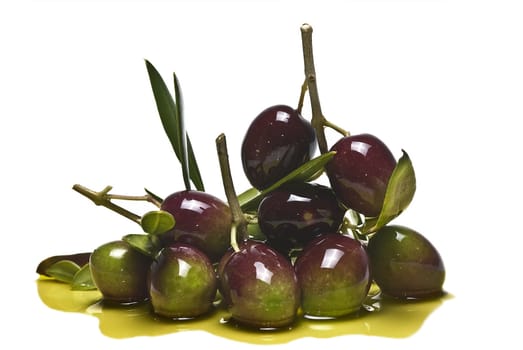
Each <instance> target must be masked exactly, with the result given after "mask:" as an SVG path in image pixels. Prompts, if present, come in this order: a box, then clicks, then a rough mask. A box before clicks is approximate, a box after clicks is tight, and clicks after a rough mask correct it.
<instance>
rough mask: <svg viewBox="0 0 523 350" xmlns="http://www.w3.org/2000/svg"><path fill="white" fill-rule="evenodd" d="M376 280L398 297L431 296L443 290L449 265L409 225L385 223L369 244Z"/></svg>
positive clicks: (418, 297)
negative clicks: (446, 269) (445, 265)
mask: <svg viewBox="0 0 523 350" xmlns="http://www.w3.org/2000/svg"><path fill="white" fill-rule="evenodd" d="M367 250H368V254H369V258H370V262H371V268H372V274H373V277H374V281H375V282H376V284H378V286H379V287H380V289H381V291H382V293H384V294H386V295H388V296H392V297H395V298H417V299H421V298H428V297H433V296H438V295H440V294H442V292H443V289H442V288H443V283H444V281H445V267H444V265H443V260H442V259H441V256H440V254H439V252H438V251H437V250H436V248H435V247H434V246H433V245H432V243H431V242H430V241H429V240H428V239H427V238H425V237H424V236H423V235H421V234H420V233H418V232H417V231H414V230H412V229H410V228H408V227H404V226H399V225H390V226H385V227H383V228H381V229H380V230H378V232H376V233H375V234H374V235H373V236H372V237H371V238H370V240H369V244H368V247H367Z"/></svg>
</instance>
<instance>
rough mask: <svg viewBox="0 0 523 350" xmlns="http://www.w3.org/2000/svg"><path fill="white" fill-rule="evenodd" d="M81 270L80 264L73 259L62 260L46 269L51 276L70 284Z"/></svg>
mask: <svg viewBox="0 0 523 350" xmlns="http://www.w3.org/2000/svg"><path fill="white" fill-rule="evenodd" d="M79 270H80V266H78V265H77V264H76V263H75V262H73V261H71V260H60V261H57V262H55V263H54V264H53V265H51V266H49V268H48V269H47V270H46V273H47V275H48V276H51V277H52V278H54V279H56V280H58V281H61V282H65V283H69V284H70V283H72V282H73V279H74V275H75V274H76V273H77V272H78V271H79Z"/></svg>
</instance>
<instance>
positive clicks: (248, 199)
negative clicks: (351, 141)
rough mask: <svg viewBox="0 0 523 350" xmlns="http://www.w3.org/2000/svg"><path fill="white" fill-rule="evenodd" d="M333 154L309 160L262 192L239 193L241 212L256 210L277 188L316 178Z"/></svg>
mask: <svg viewBox="0 0 523 350" xmlns="http://www.w3.org/2000/svg"><path fill="white" fill-rule="evenodd" d="M335 154H336V152H334V151H331V152H327V153H324V154H322V155H320V156H318V157H316V158H314V159H311V160H309V161H308V162H306V163H304V164H303V165H301V166H300V167H298V168H296V169H294V170H293V171H291V172H290V173H289V174H287V175H286V176H284V177H283V178H281V179H280V180H278V181H276V182H275V183H274V184H272V185H271V186H269V187H268V188H266V189H264V190H263V191H258V190H257V189H255V188H250V189H248V190H247V191H245V192H243V193H241V194H240V195H239V196H238V200H239V202H240V206H241V208H242V210H244V211H247V212H248V211H253V210H256V209H257V207H258V204H259V203H260V201H261V200H262V198H263V197H264V196H265V195H266V194H268V193H269V192H272V191H274V190H275V189H277V188H278V187H280V186H282V185H284V184H286V183H288V182H307V181H310V180H311V179H315V178H317V177H318V173H319V172H322V171H323V169H324V167H325V164H327V163H328V162H329V161H330V160H331V159H332V157H333V156H334V155H335Z"/></svg>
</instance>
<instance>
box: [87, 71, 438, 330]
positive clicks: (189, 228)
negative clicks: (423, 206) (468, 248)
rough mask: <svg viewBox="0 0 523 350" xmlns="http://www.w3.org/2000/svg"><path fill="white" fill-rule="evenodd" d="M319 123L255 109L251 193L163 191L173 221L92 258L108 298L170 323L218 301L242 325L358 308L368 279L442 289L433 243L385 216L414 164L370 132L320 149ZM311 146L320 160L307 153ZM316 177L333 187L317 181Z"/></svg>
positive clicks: (404, 288) (392, 293)
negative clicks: (148, 309) (247, 198)
mask: <svg viewBox="0 0 523 350" xmlns="http://www.w3.org/2000/svg"><path fill="white" fill-rule="evenodd" d="M313 81H314V79H313ZM308 88H309V89H310V90H311V91H310V92H311V104H312V105H313V107H314V105H315V104H317V103H318V101H317V100H314V99H313V94H312V92H313V91H314V90H313V89H311V88H313V86H310V85H309V86H308ZM304 91H305V89H302V97H303V94H304ZM301 100H302V99H300V101H301ZM313 112H314V111H313ZM325 126H331V124H329V123H328V122H327V121H326V120H325V119H324V118H323V116H320V117H318V115H314V113H313V119H312V122H309V121H308V120H307V119H305V118H304V117H303V116H302V114H301V107H298V108H292V107H290V106H288V105H274V106H271V107H269V108H267V109H265V110H263V111H262V112H261V113H259V115H258V116H256V117H255V118H254V119H253V121H252V123H251V125H250V126H249V128H248V130H247V131H246V133H245V135H244V139H243V143H242V147H241V160H242V164H243V170H244V173H245V176H246V177H247V179H248V180H249V182H250V184H251V185H252V186H253V190H254V192H255V193H256V194H257V196H258V197H257V198H258V200H257V201H251V202H250V203H249V207H248V208H247V207H241V206H240V205H239V203H238V202H237V201H238V198H237V196H236V195H235V193H234V190H233V189H232V190H231V188H227V187H226V191H227V190H228V203H226V202H224V201H222V200H220V199H219V198H217V197H215V196H213V195H211V194H209V193H207V192H204V191H202V190H192V189H190V188H186V189H185V190H182V191H178V192H174V193H172V194H170V195H169V196H167V197H166V198H165V199H162V200H158V202H159V203H158V204H159V209H160V211H159V212H161V213H164V214H166V215H168V216H169V217H171V218H172V225H168V227H167V228H166V229H162V230H153V231H155V232H154V234H150V235H148V236H146V238H145V240H139V242H140V243H137V241H135V240H131V239H129V237H127V239H122V240H117V241H112V242H108V243H105V244H103V245H101V246H99V247H98V248H97V249H95V250H94V251H93V252H92V253H91V254H90V255H89V260H88V263H87V267H88V268H89V271H90V272H89V273H90V276H91V278H92V282H93V284H94V286H95V287H96V288H97V289H98V290H99V291H100V292H101V293H102V295H103V298H104V300H106V301H110V302H116V303H135V302H150V304H151V306H152V308H153V310H154V312H155V313H156V314H158V315H160V316H162V317H166V318H170V319H177V320H182V319H192V318H195V317H199V316H201V315H204V314H207V313H209V312H211V311H212V310H213V309H214V308H216V307H223V308H226V309H227V310H228V311H229V313H230V315H231V317H232V319H234V320H236V321H237V322H238V323H240V324H243V325H247V326H250V327H255V328H259V329H273V328H281V327H289V326H291V325H292V323H293V322H294V321H295V320H296V318H297V317H301V315H303V316H304V317H309V318H326V319H329V318H338V317H342V316H346V315H352V314H357V313H358V312H359V311H360V310H361V309H362V306H363V304H364V301H365V299H366V298H367V296H368V293H369V289H370V287H371V285H372V283H375V284H376V285H377V286H378V287H379V288H380V290H381V293H382V294H383V295H384V296H387V297H392V298H398V299H410V298H417V299H420V298H428V297H434V296H438V295H441V294H442V293H443V289H442V288H443V283H444V279H445V269H444V266H443V262H442V259H441V256H440V255H439V253H438V251H437V250H436V248H435V247H434V246H433V245H432V244H431V243H430V241H429V240H427V239H426V238H425V237H424V236H423V235H421V234H420V233H418V232H416V231H415V230H412V229H410V228H407V227H403V226H398V225H391V224H390V221H392V219H394V218H395V217H397V216H398V215H399V214H400V213H401V212H402V211H403V210H404V209H405V208H406V206H407V205H408V203H409V202H410V199H411V196H412V195H413V191H414V190H413V187H414V184H413V183H412V181H414V180H413V172H412V171H413V170H412V168H411V167H410V166H411V164H410V161H408V159H407V160H405V158H402V159H400V160H399V161H397V160H396V159H395V158H394V156H393V154H392V152H391V151H390V150H389V148H388V147H387V146H386V144H385V143H384V142H382V141H381V140H380V139H379V138H377V137H376V136H374V135H371V134H358V135H349V134H348V133H347V132H342V134H343V135H342V137H341V138H340V139H339V140H338V141H337V142H335V143H334V144H333V145H332V147H330V148H329V149H325V144H324V143H323V146H322V145H321V144H320V137H321V136H322V132H323V131H322V130H323V128H324V127H325ZM337 129H338V130H340V129H339V128H337ZM323 136H324V135H323ZM322 142H323V141H322ZM318 144H320V151H321V153H322V155H321V157H323V158H322V161H323V163H321V164H320V163H319V161H318V160H317V159H318V158H313V157H314V154H315V152H316V150H317V148H318ZM220 160H221V162H222V165H223V162H224V160H223V159H222V158H221V159H220ZM405 164H406V165H405ZM311 168H314V170H315V171H313V172H312V173H311V174H308V172H311V171H310V169H311ZM409 171H410V172H409ZM305 173H307V174H308V175H310V176H303V174H305ZM405 173H407V174H410V175H412V176H410V177H409V176H406V175H405ZM411 173H412V174H411ZM322 174H325V175H326V177H327V179H328V183H329V185H326V184H322V183H320V182H319V181H317V179H319V176H322ZM225 175H226V174H224V173H223V171H222V176H224V177H225ZM225 180H226V179H225V178H224V184H225V183H226V181H225ZM229 180H230V179H229ZM406 189H407V190H406ZM231 191H232V192H231ZM405 193H407V195H405ZM409 194H410V197H409ZM239 209H242V210H243V211H239ZM141 219H143V218H141ZM137 221H139V222H140V220H139V219H137ZM142 223H143V222H142ZM149 233H151V232H149ZM140 239H142V238H140ZM83 258H85V257H83Z"/></svg>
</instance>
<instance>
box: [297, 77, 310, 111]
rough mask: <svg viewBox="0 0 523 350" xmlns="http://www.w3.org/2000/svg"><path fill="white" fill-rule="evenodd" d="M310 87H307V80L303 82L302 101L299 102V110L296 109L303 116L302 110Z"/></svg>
mask: <svg viewBox="0 0 523 350" xmlns="http://www.w3.org/2000/svg"><path fill="white" fill-rule="evenodd" d="M307 89H308V85H307V79H305V80H304V81H303V84H302V85H301V91H300V99H299V100H298V108H296V111H297V112H298V113H299V114H301V110H302V109H303V101H304V100H305V93H306V92H307Z"/></svg>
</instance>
